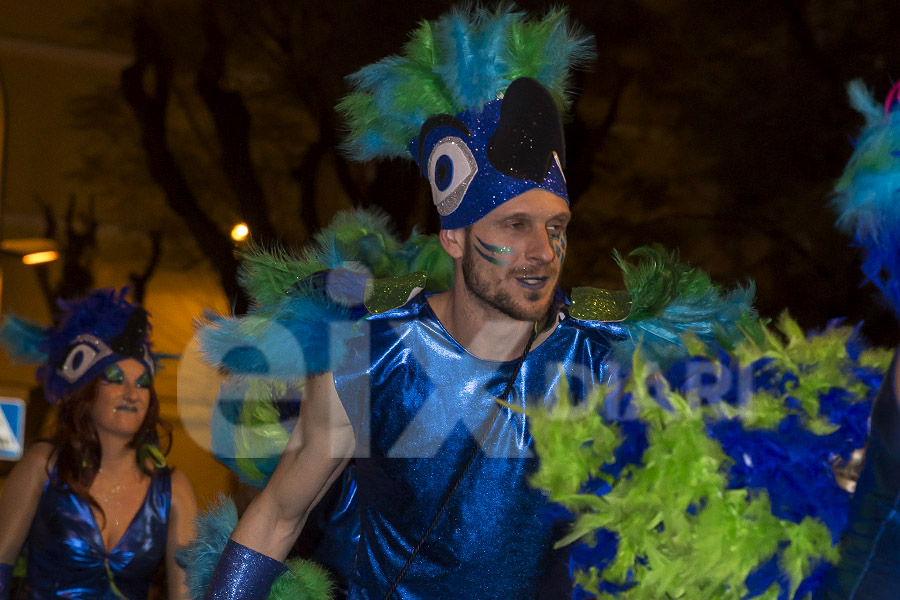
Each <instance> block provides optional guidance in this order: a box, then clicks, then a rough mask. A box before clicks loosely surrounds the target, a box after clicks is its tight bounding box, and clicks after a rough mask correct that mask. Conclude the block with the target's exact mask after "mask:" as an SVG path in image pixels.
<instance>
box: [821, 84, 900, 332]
mask: <svg viewBox="0 0 900 600" xmlns="http://www.w3.org/2000/svg"><path fill="white" fill-rule="evenodd" d="M848 93H849V96H850V103H851V104H852V105H853V107H854V108H855V109H856V110H858V111H859V112H860V113H862V115H863V116H864V117H865V118H866V124H865V125H864V126H863V129H862V131H861V132H860V134H859V138H858V139H857V140H856V150H855V151H854V153H853V156H852V157H850V162H849V163H847V167H846V168H845V169H844V174H843V175H842V176H841V178H840V179H839V180H838V182H837V185H836V186H835V190H834V204H835V207H836V209H837V211H838V213H839V216H838V222H837V223H838V226H839V227H840V228H841V229H843V230H844V231H847V232H848V233H851V234H853V240H854V243H855V244H856V245H857V246H859V247H861V248H862V249H863V252H864V256H863V265H862V270H863V273H864V274H865V276H866V279H868V280H869V281H871V282H872V283H874V284H875V285H876V286H877V287H878V289H879V290H881V293H882V294H884V297H885V298H887V300H888V302H890V304H891V306H892V307H893V308H894V312H895V314H896V315H897V316H900V102H893V100H894V97H895V96H897V94H898V93H900V83H898V84H897V85H895V86H894V88H893V89H892V90H891V93H890V94H889V95H888V98H887V101H886V102H885V105H884V107H883V108H882V106H881V105H880V104H879V103H877V102H876V101H875V100H874V99H873V98H872V95H871V93H870V92H869V91H868V90H867V89H866V87H865V85H863V83H862V82H861V81H859V80H857V81H853V82H851V83H850V85H849V86H848Z"/></svg>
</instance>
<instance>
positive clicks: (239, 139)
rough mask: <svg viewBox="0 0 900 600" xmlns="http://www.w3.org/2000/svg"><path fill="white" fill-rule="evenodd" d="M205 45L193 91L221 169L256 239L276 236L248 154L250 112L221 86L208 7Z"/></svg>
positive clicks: (221, 57)
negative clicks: (207, 119) (210, 127)
mask: <svg viewBox="0 0 900 600" xmlns="http://www.w3.org/2000/svg"><path fill="white" fill-rule="evenodd" d="M203 14H204V18H203V32H204V36H205V42H206V48H205V52H204V54H203V60H202V62H201V65H200V69H199V71H198V72H197V79H196V85H197V92H198V93H199V94H200V96H201V97H202V98H203V101H204V102H205V103H206V106H207V108H208V109H209V113H210V115H211V116H212V119H213V123H215V128H216V135H217V136H218V138H219V147H220V149H221V151H222V156H221V159H222V168H223V171H224V173H225V176H226V177H227V178H228V181H229V182H230V183H231V188H232V190H234V194H235V196H236V197H237V201H238V205H239V206H240V210H241V214H242V216H243V217H244V220H245V221H246V222H247V226H248V227H249V228H250V232H251V234H252V235H253V238H254V239H255V240H256V241H258V242H270V241H274V240H275V239H276V237H277V235H276V233H275V229H274V227H272V223H271V221H270V220H269V210H268V202H267V201H266V197H265V195H264V193H263V190H262V186H261V185H260V184H259V178H258V177H257V174H256V167H255V166H254V165H253V161H252V159H251V157H250V113H249V112H248V111H247V107H246V106H245V105H244V100H243V98H242V97H241V94H240V93H239V92H236V91H233V90H225V89H223V88H222V85H221V84H222V79H223V78H224V75H225V40H224V38H223V35H222V31H221V29H220V28H219V24H218V22H217V20H216V13H215V11H214V10H213V8H212V7H211V6H207V8H206V10H204V11H203Z"/></svg>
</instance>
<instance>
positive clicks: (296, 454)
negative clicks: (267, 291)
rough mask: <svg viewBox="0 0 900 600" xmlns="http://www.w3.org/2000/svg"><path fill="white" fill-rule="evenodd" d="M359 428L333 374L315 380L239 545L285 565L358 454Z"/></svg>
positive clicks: (241, 527)
mask: <svg viewBox="0 0 900 600" xmlns="http://www.w3.org/2000/svg"><path fill="white" fill-rule="evenodd" d="M354 444H355V441H354V436H353V429H352V427H351V425H350V420H349V418H348V417H347V413H346V411H344V407H343V405H342V404H341V401H340V399H339V398H338V395H337V391H336V390H335V387H334V379H333V377H332V374H331V373H324V374H322V375H316V376H313V377H310V378H309V379H308V380H307V382H306V387H305V388H304V391H303V400H302V402H301V403H300V419H299V421H298V422H297V426H296V427H295V428H294V432H293V434H291V438H290V440H289V441H288V445H287V447H286V448H285V450H284V453H283V454H282V456H281V460H280V461H279V463H278V466H277V467H276V469H275V472H274V473H273V474H272V477H271V479H270V480H269V483H268V484H266V487H265V488H264V489H263V491H262V492H260V493H259V495H258V496H257V497H256V498H254V500H253V501H252V502H251V503H250V506H248V507H247V510H246V512H245V513H244V515H243V516H242V517H241V520H240V522H239V523H238V525H237V527H236V528H235V530H234V533H233V534H232V536H231V539H233V540H234V541H235V542H238V543H239V544H242V545H244V546H247V547H249V548H252V549H253V550H255V551H257V552H260V553H262V554H265V555H266V556H269V557H271V558H274V559H276V560H284V558H285V557H286V556H287V553H288V551H289V550H290V549H291V547H292V546H293V545H294V542H295V541H296V539H297V536H298V535H299V534H300V531H301V530H302V529H303V525H304V523H305V522H306V518H307V516H308V515H309V513H310V511H311V510H312V508H313V507H315V505H316V504H317V503H318V502H319V500H320V499H321V498H322V496H323V495H324V494H325V492H326V491H328V488H329V487H330V486H331V484H332V483H333V482H334V480H335V479H336V478H337V477H338V476H339V475H340V473H341V471H343V469H344V466H345V465H346V464H347V462H348V461H349V459H350V456H351V455H352V454H353V450H354Z"/></svg>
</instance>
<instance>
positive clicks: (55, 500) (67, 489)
mask: <svg viewBox="0 0 900 600" xmlns="http://www.w3.org/2000/svg"><path fill="white" fill-rule="evenodd" d="M59 306H60V308H61V309H62V311H63V315H62V318H61V320H60V325H59V326H58V327H57V328H52V327H51V328H47V329H43V328H41V327H40V326H37V325H34V324H31V323H26V322H24V321H21V320H19V319H16V318H10V319H7V321H6V322H5V323H4V326H3V329H2V331H0V338H2V341H3V343H4V345H5V346H6V348H7V350H8V351H9V353H10V354H11V355H12V356H13V357H14V358H19V359H24V360H28V361H31V362H41V363H42V365H41V367H40V368H39V370H38V378H39V380H40V381H41V383H42V384H43V386H44V393H45V396H46V399H47V400H48V401H50V402H52V403H55V404H57V409H58V410H57V427H56V431H55V432H54V434H53V435H52V436H51V437H50V438H49V439H48V440H46V441H40V442H38V443H36V444H34V445H33V446H32V447H31V448H29V449H28V450H27V451H26V452H25V454H24V456H23V457H22V459H21V461H20V462H19V463H18V464H17V465H16V466H15V468H14V469H13V470H12V472H11V474H10V476H9V478H8V480H7V481H6V483H5V484H4V486H3V495H2V497H0V563H2V564H0V599H4V600H5V599H7V598H9V597H10V593H11V589H10V588H11V579H12V571H13V565H14V564H15V563H16V560H17V557H18V556H19V553H20V552H21V551H22V550H23V548H24V550H25V552H26V555H27V570H26V575H25V581H24V587H25V595H26V597H28V598H38V599H46V598H108V599H119V600H121V599H126V598H127V599H128V600H137V599H144V598H147V596H148V593H149V591H150V587H151V584H152V582H153V579H154V574H155V573H156V571H157V567H158V566H159V564H160V562H161V561H162V560H163V559H165V560H166V572H167V574H168V597H169V598H173V599H177V598H185V597H187V591H186V585H185V582H184V573H183V571H182V569H181V568H180V567H179V566H178V565H177V563H176V561H175V551H176V549H177V548H178V547H180V546H182V545H184V544H185V543H187V541H188V540H189V539H190V536H191V535H192V534H193V525H192V521H193V519H194V518H195V516H196V511H197V505H196V500H195V498H194V493H193V490H192V489H191V485H190V483H189V482H188V480H187V478H186V477H185V475H184V474H183V473H181V472H178V471H172V470H170V469H169V468H168V467H167V466H166V460H165V457H164V453H163V452H162V451H160V449H159V430H160V429H163V428H164V424H163V423H162V422H161V421H160V419H159V400H158V399H157V396H156V393H155V391H154V389H153V375H154V370H155V366H154V361H153V355H152V354H151V352H150V344H149V339H148V334H149V324H148V322H147V313H146V311H144V309H143V308H140V307H137V306H134V305H132V304H130V303H129V302H128V301H127V300H125V299H124V290H123V291H122V292H118V293H117V292H116V291H115V290H112V289H102V290H97V291H95V292H93V293H92V294H90V295H89V296H87V297H86V298H85V299H83V300H81V301H75V302H60V305H59Z"/></svg>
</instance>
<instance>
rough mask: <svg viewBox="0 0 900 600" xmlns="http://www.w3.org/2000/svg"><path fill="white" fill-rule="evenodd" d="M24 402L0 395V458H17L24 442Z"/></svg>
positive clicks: (20, 454) (20, 453) (19, 456)
mask: <svg viewBox="0 0 900 600" xmlns="http://www.w3.org/2000/svg"><path fill="white" fill-rule="evenodd" d="M24 437H25V403H24V402H22V400H21V399H19V398H3V397H0V460H19V459H20V458H22V447H23V445H24V442H25V439H24Z"/></svg>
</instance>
